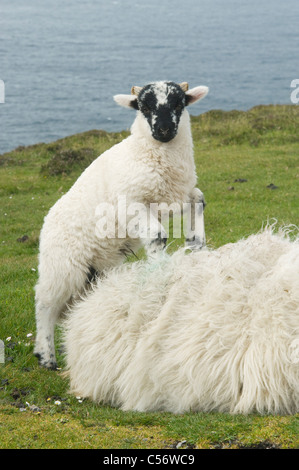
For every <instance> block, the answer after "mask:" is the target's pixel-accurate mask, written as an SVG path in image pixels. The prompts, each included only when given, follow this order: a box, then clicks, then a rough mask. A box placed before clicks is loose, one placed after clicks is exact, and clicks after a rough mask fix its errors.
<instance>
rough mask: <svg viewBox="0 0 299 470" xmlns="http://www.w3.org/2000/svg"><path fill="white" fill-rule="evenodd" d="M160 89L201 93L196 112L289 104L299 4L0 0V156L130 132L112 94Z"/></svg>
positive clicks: (298, 58)
mask: <svg viewBox="0 0 299 470" xmlns="http://www.w3.org/2000/svg"><path fill="white" fill-rule="evenodd" d="M156 80H171V81H175V82H178V83H179V82H183V81H186V82H188V83H189V87H190V88H192V87H195V86H198V85H206V86H208V87H209V89H210V91H209V94H208V95H207V97H206V98H205V99H204V100H202V101H200V102H198V103H196V104H194V105H193V106H192V107H190V109H189V111H190V114H192V115H199V114H202V113H205V112H207V111H209V110H212V109H223V110H232V109H238V110H247V109H250V108H252V107H253V106H257V105H260V104H292V100H291V96H292V91H294V89H293V88H292V87H294V84H296V83H298V85H299V1H298V0H284V1H281V0H250V1H247V0H246V1H244V0H225V1H224V0H142V1H141V0H111V1H110V0H64V1H62V0H47V1H45V0H25V1H24V0H0V154H2V153H4V152H8V151H10V150H13V149H15V148H16V147H18V146H24V145H31V144H36V143H40V142H52V141H55V140H57V139H59V138H62V137H65V136H68V135H72V134H76V133H79V132H84V131H87V130H91V129H103V130H106V131H121V130H125V129H129V128H130V126H131V124H132V122H133V120H134V116H135V111H133V110H132V111H131V110H129V109H124V108H121V107H119V106H118V105H117V104H116V103H115V102H114V100H113V96H114V95H115V94H119V93H125V94H126V93H128V94H129V93H130V90H131V87H132V86H133V85H138V86H143V85H145V84H147V83H149V82H152V81H156ZM296 80H297V82H296Z"/></svg>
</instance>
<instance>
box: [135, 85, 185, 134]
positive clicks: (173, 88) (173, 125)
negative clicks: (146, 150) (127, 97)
mask: <svg viewBox="0 0 299 470" xmlns="http://www.w3.org/2000/svg"><path fill="white" fill-rule="evenodd" d="M137 104H138V109H139V111H141V112H142V114H143V116H144V117H145V118H146V120H147V122H148V124H149V126H150V128H151V132H152V136H153V137H154V139H156V140H159V141H160V142H169V141H170V140H172V139H173V138H174V137H175V136H176V134H177V131H178V126H179V122H180V117H181V115H182V112H183V110H184V108H185V106H186V95H185V93H184V91H183V90H182V88H181V87H180V86H179V85H177V84H176V83H174V82H157V83H152V84H149V85H146V86H145V87H143V88H142V90H141V91H140V93H139V94H138V100H137Z"/></svg>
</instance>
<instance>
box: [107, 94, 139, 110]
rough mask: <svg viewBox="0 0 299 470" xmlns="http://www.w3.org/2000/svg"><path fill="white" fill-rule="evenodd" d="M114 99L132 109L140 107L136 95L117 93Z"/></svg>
mask: <svg viewBox="0 0 299 470" xmlns="http://www.w3.org/2000/svg"><path fill="white" fill-rule="evenodd" d="M113 98H114V101H115V102H116V103H117V104H119V105H120V106H124V107H125V108H130V109H132V108H133V109H138V103H137V96H134V95H115V96H114V97H113Z"/></svg>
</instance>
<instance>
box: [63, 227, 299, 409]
mask: <svg viewBox="0 0 299 470" xmlns="http://www.w3.org/2000/svg"><path fill="white" fill-rule="evenodd" d="M64 328H65V333H64V335H65V349H66V361H67V370H68V375H69V378H70V385H71V391H72V392H73V393H75V394H76V395H80V396H82V397H88V398H90V399H91V400H94V401H95V402H98V403H109V404H111V405H113V406H117V407H121V408H122V409H123V410H138V411H153V410H156V411H157V410H163V411H170V412H173V413H183V412H187V411H191V410H193V411H204V412H208V411H220V412H230V413H244V414H247V413H252V412H258V413H261V414H266V413H273V414H276V413H279V414H290V413H296V412H298V411H299V238H297V239H295V240H291V239H290V238H289V236H288V234H287V232H286V231H280V232H279V233H278V234H274V233H273V229H272V228H271V227H267V228H266V229H264V230H263V231H261V233H258V234H254V235H251V236H250V237H248V238H247V239H242V240H240V241H238V242H237V243H231V244H227V245H225V246H223V247H221V248H219V249H216V250H210V249H204V250H201V251H198V252H196V251H195V252H191V253H187V252H186V250H185V249H180V250H178V251H177V252H176V253H174V254H173V255H167V254H164V255H161V257H160V259H159V260H157V261H155V262H149V261H144V262H143V261H140V262H135V263H133V264H125V265H123V266H121V267H118V268H116V269H113V270H111V271H109V272H107V276H106V277H105V278H104V279H100V280H98V282H97V284H96V285H95V286H94V289H93V291H92V292H91V293H89V294H88V295H87V296H86V298H85V299H83V300H82V301H81V302H79V303H78V304H77V305H75V306H74V307H73V308H72V310H71V312H70V315H69V316H68V318H67V320H66V321H65V323H64Z"/></svg>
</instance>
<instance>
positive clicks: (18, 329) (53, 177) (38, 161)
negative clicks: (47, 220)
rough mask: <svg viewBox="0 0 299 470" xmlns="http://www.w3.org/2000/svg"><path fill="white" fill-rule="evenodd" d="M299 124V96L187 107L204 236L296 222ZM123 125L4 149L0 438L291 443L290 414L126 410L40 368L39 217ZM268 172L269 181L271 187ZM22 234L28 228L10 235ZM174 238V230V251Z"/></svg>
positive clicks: (230, 235) (45, 443)
mask: <svg viewBox="0 0 299 470" xmlns="http://www.w3.org/2000/svg"><path fill="white" fill-rule="evenodd" d="M298 128H299V107H298V106H297V107H296V106H258V107H255V108H253V109H252V110H250V111H247V112H239V111H230V112H223V111H220V110H214V111H211V112H208V113H205V114H203V115H201V116H198V117H193V118H192V131H193V136H194V150H195V159H196V165H197V173H198V186H199V187H200V188H201V190H202V191H203V192H204V194H205V198H206V201H207V207H206V211H205V224H206V233H207V239H208V244H209V245H210V246H211V247H218V246H221V245H223V244H225V243H228V242H234V241H236V240H238V239H239V238H241V237H245V236H248V235H249V234H251V233H253V232H256V231H258V230H260V228H261V227H262V225H263V224H265V223H267V221H268V220H271V219H276V220H277V222H278V224H277V225H278V226H280V225H285V224H295V225H297V226H299V197H298V190H299V137H298ZM126 135H127V133H126V132H122V133H110V134H109V133H106V132H103V131H96V130H94V131H89V132H85V133H82V134H78V135H75V136H70V137H66V138H64V139H61V140H59V141H57V142H54V143H51V144H37V145H33V146H29V147H19V148H18V149H16V150H15V151H13V152H10V153H6V154H4V155H2V156H0V200H1V208H0V258H1V270H0V286H1V287H0V339H2V340H3V341H4V343H5V357H6V361H5V364H0V448H106V449H112V448H122V449H125V448H130V449H132V448H149V449H154V448H159V449H161V448H169V447H171V446H174V445H175V444H176V443H177V442H179V441H183V440H185V441H186V444H185V445H184V446H183V448H184V447H191V448H193V447H197V448H239V447H247V446H248V447H251V448H253V447H258V446H265V447H267V446H270V447H271V446H272V447H273V446H274V447H280V448H298V447H299V440H298V418H299V416H298V415H296V416H264V417H262V416H257V415H250V416H231V415H229V414H220V413H208V414H202V413H187V414H184V415H180V416H175V415H172V414H169V413H135V412H122V411H120V410H117V409H113V408H111V407H108V406H96V405H95V404H93V403H91V402H90V401H88V400H83V402H82V403H80V401H79V400H78V399H77V398H76V397H73V396H71V395H69V394H68V381H67V379H66V378H65V377H64V376H63V375H62V373H61V372H59V371H55V372H53V371H47V370H43V369H41V368H39V367H38V365H37V362H36V359H35V358H34V357H33V345H34V335H35V320H34V290H33V289H34V285H35V283H36V280H37V255H38V239H39V232H40V229H41V226H42V223H43V218H44V216H45V215H46V213H47V211H48V210H49V208H50V207H51V206H52V205H53V204H54V202H55V201H56V200H57V199H58V198H59V197H60V196H61V195H62V194H63V193H65V192H66V191H67V190H68V189H69V188H70V187H71V185H72V184H73V182H74V181H75V180H76V178H77V177H78V176H79V174H80V173H81V172H82V170H83V169H84V168H85V167H86V166H87V165H88V164H89V163H90V162H91V161H92V160H93V158H95V157H96V156H97V155H99V154H100V153H102V152H103V151H104V150H106V149H108V148H109V147H110V146H112V145H114V144H115V143H117V142H119V141H121V140H122V139H123V138H124V137H125V136H126ZM239 179H242V180H246V181H244V182H240V181H237V180H239ZM271 183H272V184H274V185H275V186H276V187H277V188H276V189H270V188H268V187H267V186H268V185H270V184H271ZM24 235H27V237H28V239H27V240H26V241H24V242H21V241H18V239H20V238H21V237H23V236H24ZM182 242H183V240H175V241H174V243H173V244H172V245H171V250H175V249H176V248H177V247H178V246H179V245H180V244H181V243H182ZM140 256H142V253H141V254H140ZM131 261H133V259H131ZM30 333H31V334H32V336H29V337H27V335H28V334H30ZM59 333H60V332H59V330H58V331H57V341H56V348H57V355H58V361H59V364H60V366H61V367H62V368H63V358H62V355H61V353H60V340H59V337H60V334H59ZM9 337H11V339H10V340H9V339H7V338H9ZM57 400H58V401H59V402H60V404H55V401H57ZM26 402H27V403H29V405H28V404H26ZM21 404H23V407H24V408H25V411H20V406H21ZM32 405H35V406H37V407H38V411H34V410H33V409H32V408H30V406H32ZM21 409H22V408H21Z"/></svg>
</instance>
